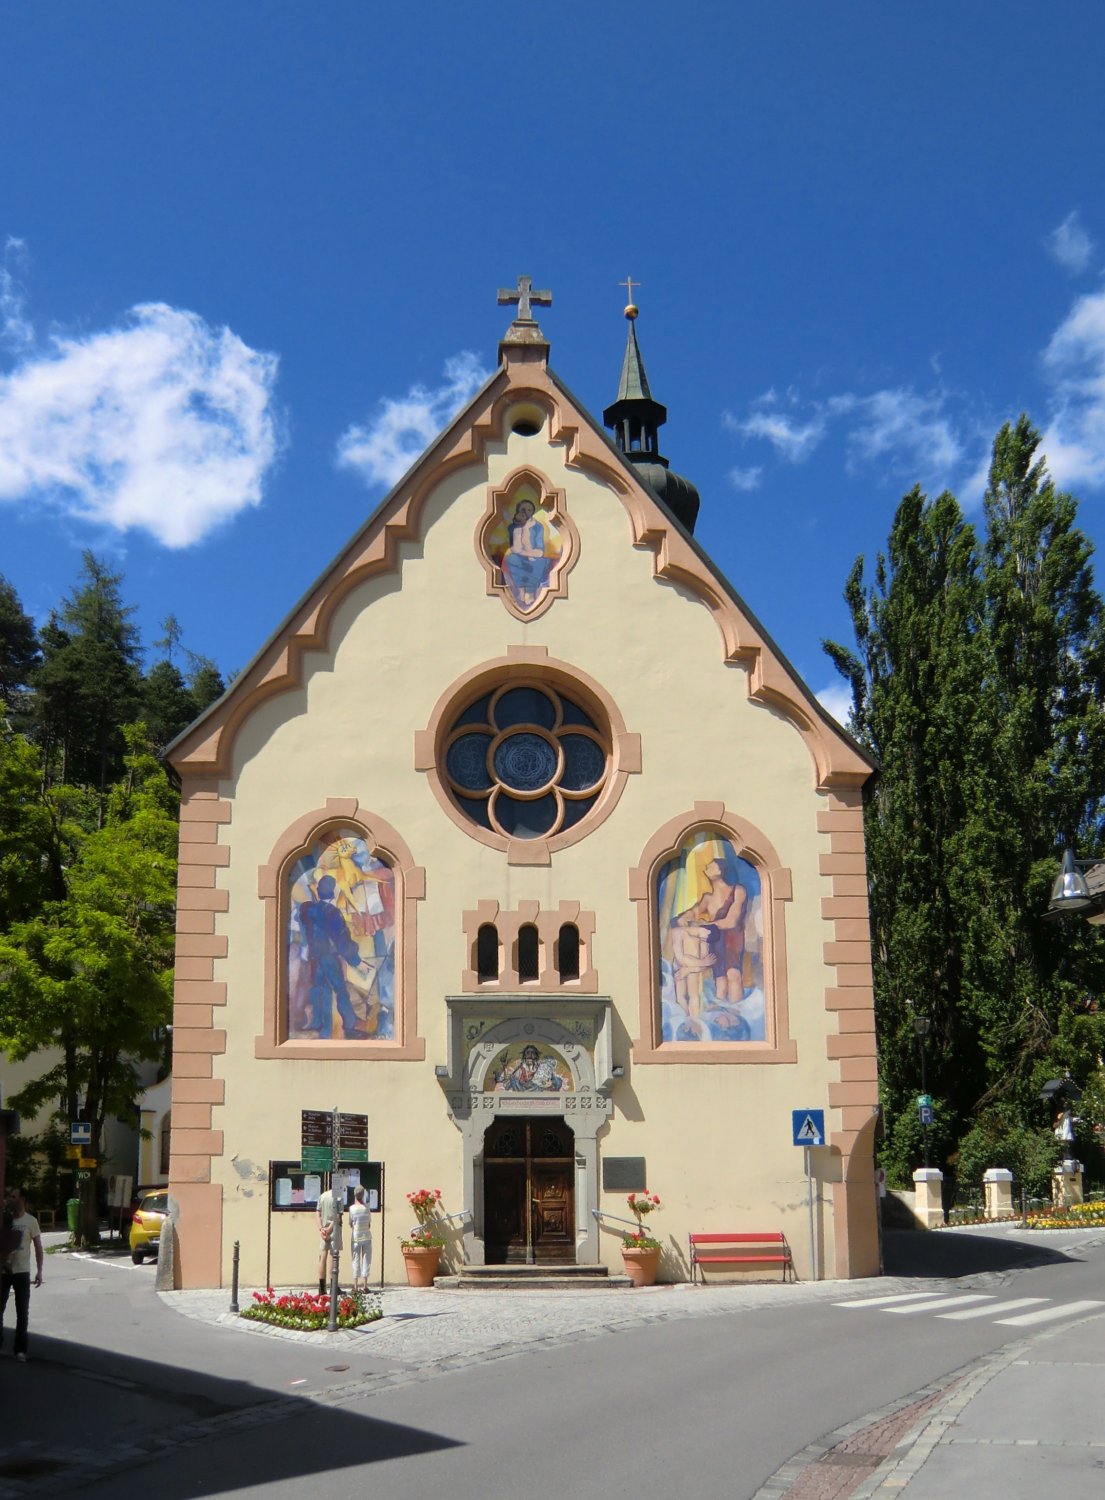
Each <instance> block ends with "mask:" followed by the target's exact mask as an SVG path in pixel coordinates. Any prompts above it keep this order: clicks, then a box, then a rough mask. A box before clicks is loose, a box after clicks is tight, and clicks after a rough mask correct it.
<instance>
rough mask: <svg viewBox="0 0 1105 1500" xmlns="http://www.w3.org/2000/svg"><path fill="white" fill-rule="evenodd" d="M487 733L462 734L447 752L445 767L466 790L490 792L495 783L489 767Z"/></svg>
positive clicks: (489, 742) (489, 741) (488, 739)
mask: <svg viewBox="0 0 1105 1500" xmlns="http://www.w3.org/2000/svg"><path fill="white" fill-rule="evenodd" d="M490 744H491V740H490V738H489V736H488V735H486V734H462V735H461V736H460V738H459V739H456V740H454V741H453V743H452V744H451V745H450V746H449V749H448V750H447V751H446V753H445V769H446V771H448V773H449V775H450V776H451V777H452V779H453V780H454V781H455V782H456V784H457V786H460V787H463V788H464V790H465V791H466V792H489V791H490V790H491V788H492V787H493V786H494V785H495V783H494V782H493V781H492V779H491V775H490V773H489V771H488V769H487V750H488V746H489V745H490Z"/></svg>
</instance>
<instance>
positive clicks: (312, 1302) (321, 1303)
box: [238, 1286, 384, 1333]
mask: <svg viewBox="0 0 1105 1500" xmlns="http://www.w3.org/2000/svg"><path fill="white" fill-rule="evenodd" d="M238 1316H239V1317H241V1318H249V1319H250V1320H251V1321H252V1322H254V1323H273V1324H275V1325H276V1327H277V1328H297V1329H300V1330H302V1331H304V1332H310V1333H314V1332H320V1333H325V1332H326V1330H327V1329H328V1328H329V1326H330V1298H329V1297H327V1296H321V1297H320V1296H319V1294H318V1293H317V1292H281V1293H279V1294H277V1293H276V1292H275V1291H274V1290H273V1288H272V1287H271V1286H270V1287H266V1288H265V1290H264V1291H263V1292H254V1294H253V1305H252V1306H251V1307H243V1308H242V1311H241V1312H240V1313H239V1314H238ZM383 1316H384V1310H383V1308H382V1307H381V1306H380V1298H379V1295H378V1294H377V1293H375V1292H344V1293H343V1294H342V1295H341V1296H340V1297H339V1298H338V1317H337V1323H338V1327H339V1328H360V1327H362V1325H363V1324H365V1323H375V1322H376V1321H377V1319H378V1318H382V1317H383Z"/></svg>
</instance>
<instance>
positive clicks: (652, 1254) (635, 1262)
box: [622, 1247, 660, 1286]
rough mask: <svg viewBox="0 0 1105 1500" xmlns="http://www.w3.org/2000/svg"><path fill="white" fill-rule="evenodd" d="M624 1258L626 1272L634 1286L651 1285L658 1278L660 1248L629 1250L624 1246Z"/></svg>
mask: <svg viewBox="0 0 1105 1500" xmlns="http://www.w3.org/2000/svg"><path fill="white" fill-rule="evenodd" d="M622 1260H623V1261H624V1262H625V1273H626V1275H627V1276H628V1277H629V1278H630V1280H631V1281H632V1282H633V1285H634V1286H651V1285H652V1283H653V1282H654V1281H655V1280H656V1272H657V1270H658V1268H659V1265H660V1252H659V1250H627V1249H625V1248H624V1247H623V1249H622Z"/></svg>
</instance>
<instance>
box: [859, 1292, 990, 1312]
mask: <svg viewBox="0 0 1105 1500" xmlns="http://www.w3.org/2000/svg"><path fill="white" fill-rule="evenodd" d="M993 1300H994V1298H993V1294H992V1293H990V1292H972V1293H971V1294H970V1296H964V1297H943V1298H941V1299H939V1300H937V1299H936V1298H935V1297H934V1298H931V1299H930V1300H929V1301H927V1302H916V1303H914V1305H913V1306H912V1307H886V1308H884V1309H883V1311H884V1312H888V1313H898V1314H899V1316H901V1315H902V1314H908V1313H924V1312H932V1310H933V1308H934V1307H966V1305H967V1303H968V1302H989V1303H993Z"/></svg>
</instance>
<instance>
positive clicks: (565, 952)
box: [556, 922, 579, 984]
mask: <svg viewBox="0 0 1105 1500" xmlns="http://www.w3.org/2000/svg"><path fill="white" fill-rule="evenodd" d="M556 968H557V973H558V974H559V975H560V983H561V984H563V983H564V982H565V980H568V979H578V978H579V928H578V927H577V926H576V924H575V923H574V922H565V923H564V925H563V927H561V929H560V935H559V937H558V938H557V942H556Z"/></svg>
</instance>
